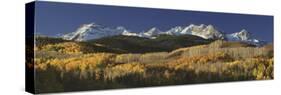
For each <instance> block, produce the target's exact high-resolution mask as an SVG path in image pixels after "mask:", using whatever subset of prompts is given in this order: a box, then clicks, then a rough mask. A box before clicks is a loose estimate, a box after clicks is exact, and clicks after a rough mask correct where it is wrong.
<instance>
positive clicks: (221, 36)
mask: <svg viewBox="0 0 281 95" xmlns="http://www.w3.org/2000/svg"><path fill="white" fill-rule="evenodd" d="M117 35H123V36H134V37H141V38H149V39H156V38H157V37H158V36H159V35H172V36H180V35H193V36H198V37H201V38H203V39H211V40H225V41H234V42H245V43H248V44H252V45H256V46H261V45H264V44H266V42H265V41H261V40H258V39H256V38H255V37H253V36H252V34H251V33H250V32H248V31H247V30H246V29H242V30H241V31H239V32H235V33H231V34H226V33H224V32H222V31H220V30H218V29H217V28H216V27H214V26H213V25H205V24H200V25H195V24H190V25H188V26H176V27H173V28H171V29H169V30H166V31H161V30H160V29H158V28H157V27H152V28H151V29H149V30H147V31H142V32H134V31H130V30H128V29H126V28H125V27H122V26H118V27H115V28H111V27H106V26H103V25H99V24H95V23H90V24H84V25H82V26H81V27H79V28H78V29H77V30H76V31H75V32H71V33H68V34H65V35H62V36H61V37H62V38H63V39H65V40H74V41H88V40H94V39H100V38H103V37H111V36H117Z"/></svg>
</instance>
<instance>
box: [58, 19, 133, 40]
mask: <svg viewBox="0 0 281 95" xmlns="http://www.w3.org/2000/svg"><path fill="white" fill-rule="evenodd" d="M124 31H127V30H126V29H125V28H124V27H117V28H115V29H113V28H108V27H104V26H102V25H98V24H95V23H90V24H84V25H82V26H81V27H79V28H78V29H77V30H76V31H75V32H72V33H68V34H65V35H63V36H62V38H63V39H66V40H75V41H86V40H91V39H98V38H102V37H107V36H114V35H119V34H121V33H123V32H124Z"/></svg>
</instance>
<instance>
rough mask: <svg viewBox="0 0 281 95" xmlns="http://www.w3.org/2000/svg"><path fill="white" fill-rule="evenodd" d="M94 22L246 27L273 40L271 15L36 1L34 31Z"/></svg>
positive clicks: (146, 26)
mask: <svg viewBox="0 0 281 95" xmlns="http://www.w3.org/2000/svg"><path fill="white" fill-rule="evenodd" d="M91 22H95V23H98V24H101V25H106V26H109V27H116V26H124V27H126V28H127V29H129V30H131V31H139V32H141V31H143V30H147V29H149V28H151V27H157V28H159V29H160V30H168V29H170V28H172V27H174V26H186V25H189V24H191V23H192V24H212V25H214V26H215V27H217V28H218V29H219V30H222V31H224V32H225V33H233V32H238V31H240V30H242V29H246V30H248V31H249V32H250V33H252V34H253V35H254V36H255V37H256V38H257V39H259V40H265V41H268V42H272V41H273V16H262V15H241V14H225V13H210V12H196V11H182V10H166V9H165V10H164V9H148V8H128V7H116V6H114V7H112V6H100V5H90V4H74V3H55V2H44V1H37V3H36V29H37V30H36V32H38V33H40V34H43V35H49V36H55V35H57V34H65V33H68V32H74V31H75V30H76V29H77V28H78V27H79V26H81V25H82V24H88V23H91Z"/></svg>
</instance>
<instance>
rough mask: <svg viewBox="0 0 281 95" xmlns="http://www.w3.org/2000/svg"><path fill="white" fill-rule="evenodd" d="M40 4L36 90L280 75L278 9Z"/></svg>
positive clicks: (36, 20)
mask: <svg viewBox="0 0 281 95" xmlns="http://www.w3.org/2000/svg"><path fill="white" fill-rule="evenodd" d="M34 8H35V11H34V12H35V17H34V23H36V24H35V25H34V29H35V30H34V46H30V47H28V46H27V47H28V48H29V50H30V51H33V52H34V59H32V61H33V62H27V63H26V64H27V66H28V70H34V76H33V77H34V78H33V79H34V86H35V87H34V88H35V92H36V93H50V92H66V91H85V90H104V89H121V88H122V89H124V88H137V87H155V86H168V85H186V84H202V83H218V82H237V81H250V80H272V79H274V72H273V68H274V50H273V16H267V15H251V14H232V13H215V12H200V11H189V10H170V9H154V8H137V7H121V6H106V5H91V4H75V3H56V2H44V1H36V3H35V5H34ZM27 32H28V31H27Z"/></svg>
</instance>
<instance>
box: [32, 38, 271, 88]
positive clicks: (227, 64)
mask: <svg viewBox="0 0 281 95" xmlns="http://www.w3.org/2000/svg"><path fill="white" fill-rule="evenodd" d="M231 45H232V43H227V42H224V41H215V42H213V43H211V44H209V45H200V46H194V47H188V48H181V49H177V50H174V51H171V52H153V53H138V54H136V53H126V54H116V53H105V52H97V53H89V52H87V53H85V50H87V49H84V48H83V46H81V45H79V44H78V43H73V42H64V43H55V44H49V45H45V46H41V47H40V49H37V50H36V51H37V53H38V56H36V58H35V59H34V61H35V66H34V68H35V70H36V78H35V79H36V87H38V88H40V89H38V92H56V91H75V90H85V89H109V88H126V87H140V86H159V85H174V84H189V83H206V82H224V81H241V80H264V79H273V78H274V75H273V65H274V64H273V63H274V61H273V49H272V47H271V48H270V47H268V46H267V47H251V46H244V45H243V46H239V45H237V44H236V43H235V47H232V46H231ZM42 52H43V53H44V56H43V55H42ZM54 53H55V54H54Z"/></svg>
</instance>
